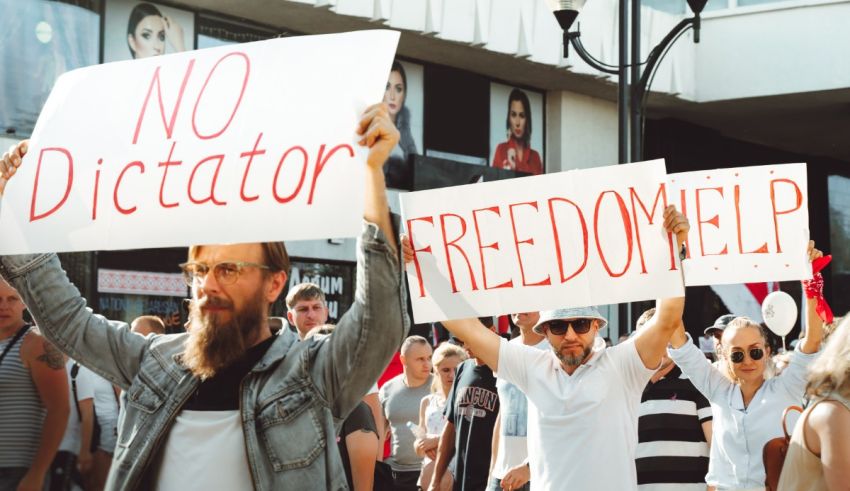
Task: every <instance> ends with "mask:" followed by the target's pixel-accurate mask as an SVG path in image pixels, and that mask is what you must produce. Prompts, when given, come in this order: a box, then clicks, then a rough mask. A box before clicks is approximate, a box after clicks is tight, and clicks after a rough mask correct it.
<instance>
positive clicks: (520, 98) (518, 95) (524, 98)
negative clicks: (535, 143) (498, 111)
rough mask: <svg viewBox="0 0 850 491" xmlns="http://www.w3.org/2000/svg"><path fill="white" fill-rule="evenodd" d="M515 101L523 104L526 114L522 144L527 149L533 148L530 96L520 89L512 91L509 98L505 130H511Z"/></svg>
mask: <svg viewBox="0 0 850 491" xmlns="http://www.w3.org/2000/svg"><path fill="white" fill-rule="evenodd" d="M514 101H517V102H519V103H520V104H522V109H523V111H524V112H525V131H524V132H523V134H522V142H523V143H525V146H526V147H531V129H532V126H531V101H529V100H528V95H526V93H525V92H523V91H521V90H519V89H513V90H511V95H510V96H508V113H507V115H506V116H505V129H506V130H508V131H510V130H511V103H513V102H514Z"/></svg>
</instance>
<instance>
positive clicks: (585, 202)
mask: <svg viewBox="0 0 850 491" xmlns="http://www.w3.org/2000/svg"><path fill="white" fill-rule="evenodd" d="M665 179H666V175H665V169H664V161H662V160H657V161H652V162H643V163H636V164H627V165H618V166H610V167H599V168H594V169H586V170H573V171H568V172H561V173H556V174H546V175H541V176H533V177H526V178H521V179H511V180H505V181H496V182H489V183H483V184H471V185H466V186H458V187H453V188H444V189H436V190H431V191H422V192H415V193H407V194H404V195H402V196H401V201H402V210H403V215H404V219H405V223H406V226H407V230H408V233H409V234H410V237H411V241H412V243H413V247H414V250H415V251H416V259H415V260H414V261H413V262H412V263H411V264H409V265H408V268H407V272H408V275H409V284H410V295H411V298H412V301H413V312H414V318H415V319H416V322H418V323H422V322H432V321H440V320H445V319H455V318H461V317H473V316H482V315H501V314H509V313H513V312H528V311H533V310H545V309H552V308H558V307H569V306H586V305H593V304H611V303H617V302H625V301H638V300H647V299H654V298H660V297H671V296H681V295H684V287H683V286H682V278H681V272H680V265H679V258H678V252H677V251H676V250H675V246H674V243H675V238H674V237H672V236H670V235H668V234H667V233H665V231H664V229H663V218H662V214H663V211H664V204H663V196H664V188H665Z"/></svg>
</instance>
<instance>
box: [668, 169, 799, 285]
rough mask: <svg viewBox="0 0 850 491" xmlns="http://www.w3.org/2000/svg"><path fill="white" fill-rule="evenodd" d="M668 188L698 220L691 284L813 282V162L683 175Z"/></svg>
mask: <svg viewBox="0 0 850 491" xmlns="http://www.w3.org/2000/svg"><path fill="white" fill-rule="evenodd" d="M667 184H668V199H669V200H670V202H671V203H673V204H675V205H676V207H677V208H678V209H679V210H681V211H682V212H683V213H684V214H685V215H687V217H688V219H689V220H690V222H691V231H690V233H689V234H688V253H689V259H688V260H686V261H684V270H685V284H686V285H687V286H697V285H721V284H728V283H758V282H764V281H790V280H801V279H808V278H811V276H812V269H811V265H810V264H809V261H808V255H807V252H806V250H807V246H808V241H809V209H808V193H807V182H806V164H783V165H765V166H757V167H740V168H729V169H715V170H711V171H697V172H683V173H679V174H670V175H669V176H668V182H667Z"/></svg>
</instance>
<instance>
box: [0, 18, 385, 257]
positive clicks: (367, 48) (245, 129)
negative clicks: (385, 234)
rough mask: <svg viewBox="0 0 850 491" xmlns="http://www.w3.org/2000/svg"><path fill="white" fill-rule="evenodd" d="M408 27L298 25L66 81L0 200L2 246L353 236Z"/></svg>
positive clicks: (17, 249) (27, 248)
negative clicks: (366, 114) (374, 126)
mask: <svg viewBox="0 0 850 491" xmlns="http://www.w3.org/2000/svg"><path fill="white" fill-rule="evenodd" d="M398 38H399V34H398V33H397V32H392V31H361V32H353V33H345V34H335V35H325V36H302V37H290V38H284V39H274V40H269V41H262V42H257V43H249V44H242V45H237V46H226V47H220V48H213V49H206V50H199V51H191V52H183V53H177V54H172V55H167V56H162V57H153V58H145V59H139V60H134V61H124V62H116V63H109V64H104V65H98V66H91V67H87V68H82V69H79V70H74V71H72V72H68V73H66V74H64V75H63V76H62V77H60V78H59V80H58V81H57V83H56V85H55V86H54V89H53V91H52V92H51V94H50V97H49V98H48V101H47V103H46V104H45V106H44V108H43V110H42V113H41V115H40V117H39V120H38V123H37V124H36V127H35V129H34V131H33V135H32V139H31V141H30V145H29V152H28V154H27V156H26V158H25V159H24V162H23V165H22V166H21V168H20V169H19V171H18V173H17V174H16V175H15V177H14V178H13V179H12V180H11V181H10V182H9V185H8V186H7V188H6V193H5V196H3V199H2V210H0V228H2V230H3V234H2V238H0V253H2V254H14V253H33V252H46V251H57V252H58V251H81V250H104V249H129V248H144V247H167V246H179V245H188V244H195V243H234V242H255V241H275V240H283V239H314V238H324V237H345V236H354V235H356V234H357V233H358V232H359V229H360V220H361V217H362V210H363V201H364V199H363V198H364V197H363V192H364V187H363V186H362V184H361V183H362V182H363V178H364V177H363V176H364V170H363V164H364V162H365V158H366V155H367V150H366V149H364V148H362V147H360V146H359V145H357V143H356V142H357V140H358V138H357V137H356V135H355V129H356V125H357V122H358V121H359V117H360V115H361V113H362V111H363V110H364V109H365V108H366V107H367V106H368V105H370V104H372V103H375V102H379V101H380V100H381V98H382V95H383V92H384V87H385V85H386V81H387V73H389V71H390V66H391V63H392V60H393V57H394V55H395V49H396V45H397V43H398Z"/></svg>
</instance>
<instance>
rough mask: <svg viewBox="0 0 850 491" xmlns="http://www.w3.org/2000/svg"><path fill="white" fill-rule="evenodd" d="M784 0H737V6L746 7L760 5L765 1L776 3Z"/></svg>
mask: <svg viewBox="0 0 850 491" xmlns="http://www.w3.org/2000/svg"><path fill="white" fill-rule="evenodd" d="M782 1H785V0H738V6H739V7H746V6H748V5H762V4H765V3H776V2H782Z"/></svg>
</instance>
